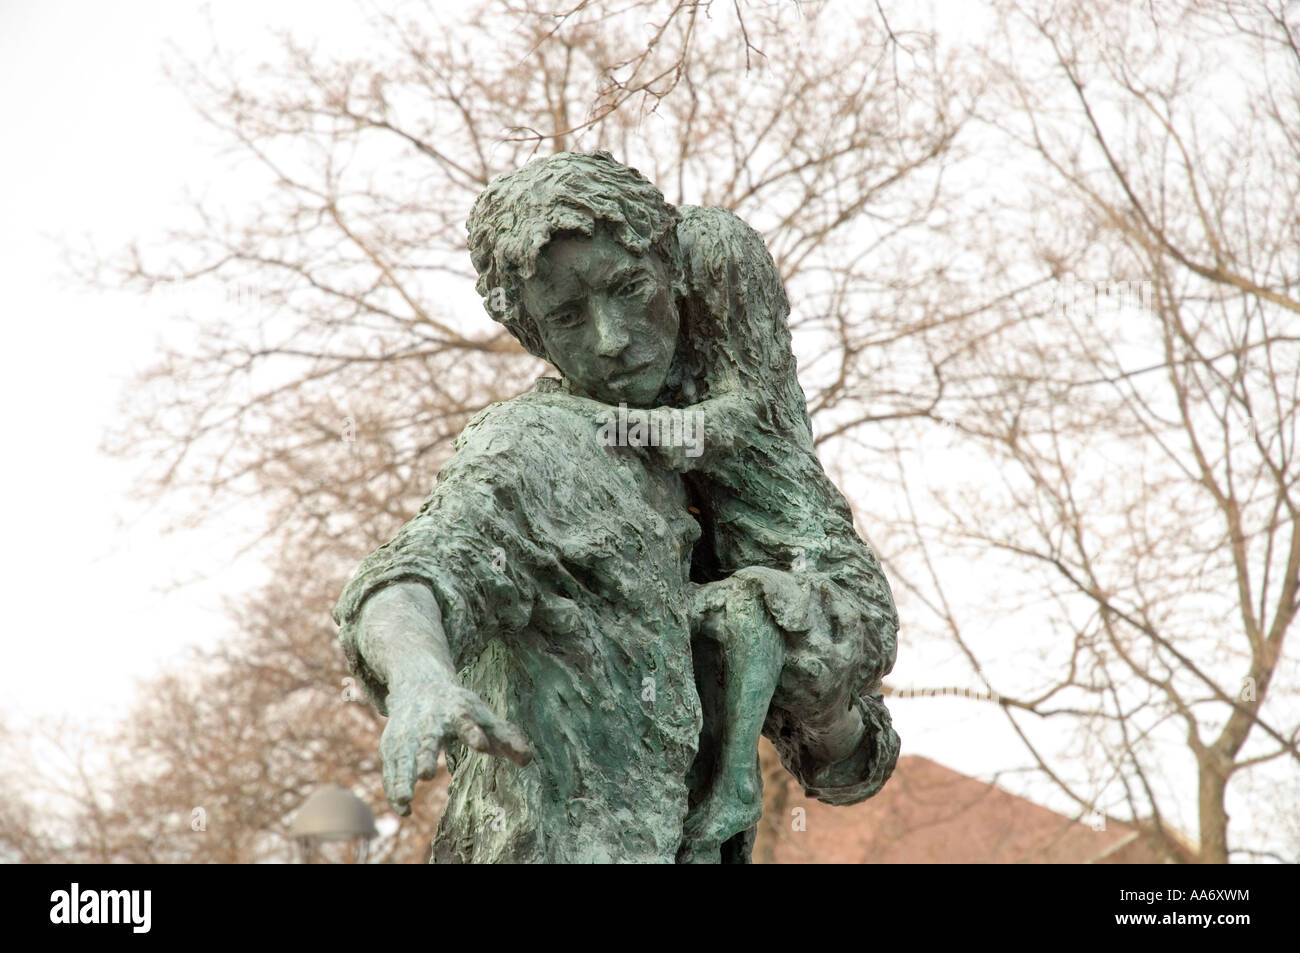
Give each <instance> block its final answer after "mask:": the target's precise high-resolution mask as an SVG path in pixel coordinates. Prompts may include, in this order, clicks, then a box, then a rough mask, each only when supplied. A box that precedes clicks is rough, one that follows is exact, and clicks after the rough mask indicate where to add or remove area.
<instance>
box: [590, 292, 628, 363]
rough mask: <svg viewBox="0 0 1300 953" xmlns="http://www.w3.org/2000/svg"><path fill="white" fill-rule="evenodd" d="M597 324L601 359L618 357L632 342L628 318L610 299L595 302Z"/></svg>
mask: <svg viewBox="0 0 1300 953" xmlns="http://www.w3.org/2000/svg"><path fill="white" fill-rule="evenodd" d="M592 306H593V310H594V311H595V314H594V317H595V324H596V353H597V354H599V355H600V356H601V357H618V355H620V354H622V353H623V350H624V349H625V348H626V347H627V345H628V342H629V340H630V335H629V334H628V327H627V316H626V315H625V314H624V313H623V308H622V307H620V306H619V305H618V304H617V303H615V302H614V301H612V300H610V299H609V298H603V299H601V300H598V301H595V302H593V305H592Z"/></svg>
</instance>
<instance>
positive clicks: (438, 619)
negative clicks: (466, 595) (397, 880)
mask: <svg viewBox="0 0 1300 953" xmlns="http://www.w3.org/2000/svg"><path fill="white" fill-rule="evenodd" d="M356 627H357V628H356V635H355V640H356V648H357V654H358V655H359V656H360V658H361V660H362V661H363V662H364V663H365V664H366V665H367V666H368V667H369V669H370V673H371V674H372V677H373V678H374V679H375V680H376V681H378V682H380V683H381V684H382V685H383V686H384V687H385V688H386V689H387V696H386V699H385V707H386V708H387V711H388V724H387V725H386V726H385V728H384V734H383V737H382V739H381V740H380V743H379V754H380V758H381V760H382V763H383V775H384V791H385V792H386V793H387V795H388V803H389V804H390V805H392V808H393V810H394V811H396V812H397V813H398V814H402V815H406V814H409V813H410V812H411V798H412V796H413V795H414V792H415V785H416V782H417V779H418V780H426V781H427V780H429V779H431V778H432V777H433V776H434V774H436V773H437V770H438V752H439V750H441V749H442V748H444V747H445V746H446V745H448V744H451V743H455V742H456V741H461V742H464V743H465V744H466V745H468V746H469V747H471V748H473V749H474V750H476V751H485V752H488V753H489V754H493V755H496V756H498V757H503V758H508V759H510V760H511V761H514V762H515V763H516V764H520V765H524V764H527V763H528V762H529V761H530V760H531V759H532V749H531V748H530V747H529V745H528V740H527V739H526V738H525V737H524V735H523V732H521V731H520V730H519V729H518V728H516V727H515V726H514V725H512V724H511V723H510V722H508V721H506V720H505V719H503V718H501V717H499V716H498V715H497V714H495V713H494V712H493V711H492V710H491V709H490V708H489V707H488V706H487V704H486V703H485V702H484V701H483V700H482V699H481V698H479V697H478V695H476V694H475V693H474V692H472V691H470V690H469V689H467V688H465V687H464V686H463V685H461V683H460V679H459V678H458V677H457V675H456V667H455V664H454V663H453V661H452V654H451V649H450V648H449V647H448V645H447V636H446V633H445V632H444V631H443V627H442V615H441V612H440V611H439V608H438V602H437V600H436V599H435V598H434V596H433V592H432V591H431V590H430V589H429V587H428V586H426V585H425V584H423V583H421V582H417V581H413V580H407V581H400V582H394V583H392V584H391V585H388V586H385V587H384V588H382V589H379V590H378V591H376V592H374V593H372V594H371V595H369V596H368V597H367V598H366V600H365V602H364V603H362V606H361V611H360V612H359V613H358V616H357V620H356Z"/></svg>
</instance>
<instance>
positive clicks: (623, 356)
mask: <svg viewBox="0 0 1300 953" xmlns="http://www.w3.org/2000/svg"><path fill="white" fill-rule="evenodd" d="M523 305H524V307H525V308H527V309H528V313H529V314H530V315H531V316H532V318H533V320H534V321H536V322H537V327H538V330H539V333H540V335H541V338H542V343H543V344H544V345H545V346H546V352H547V354H549V355H550V357H551V360H552V361H553V362H554V363H555V365H556V367H558V368H559V369H560V370H561V372H563V374H564V376H565V377H566V378H568V380H569V381H570V383H571V384H572V385H573V387H574V390H575V391H577V392H578V393H579V394H581V395H582V396H585V397H590V398H592V399H593V400H599V401H601V402H602V403H606V404H619V403H626V404H628V405H629V406H631V407H650V406H653V404H654V401H655V398H656V397H657V396H658V394H659V392H660V390H661V389H662V388H663V386H664V381H665V380H666V379H667V377H668V371H669V368H670V366H671V365H672V360H673V354H674V351H675V350H676V347H677V328H678V324H679V316H678V313H677V303H676V301H675V300H674V298H673V292H672V282H671V280H670V277H669V275H668V273H667V270H666V269H665V268H664V266H663V264H662V263H661V262H660V261H659V257H658V256H657V255H655V254H654V253H652V252H651V253H647V254H644V255H637V254H635V253H633V252H630V251H628V250H627V249H626V248H624V247H623V246H622V245H620V244H619V243H618V242H616V241H615V240H614V239H612V238H611V237H609V235H607V234H606V233H605V232H604V231H603V230H602V229H597V230H596V234H595V237H593V238H587V237H586V236H577V237H572V238H571V237H563V238H557V239H554V240H552V241H551V242H549V243H547V245H546V247H545V248H543V249H542V251H541V253H540V254H539V255H538V257H537V273H536V274H535V275H534V276H533V277H532V278H529V279H527V280H526V281H525V282H524V290H523Z"/></svg>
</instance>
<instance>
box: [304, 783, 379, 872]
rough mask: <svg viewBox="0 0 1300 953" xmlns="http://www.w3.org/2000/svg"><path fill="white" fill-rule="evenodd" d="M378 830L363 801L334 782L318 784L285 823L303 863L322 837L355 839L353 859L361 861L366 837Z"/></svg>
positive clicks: (313, 851)
mask: <svg viewBox="0 0 1300 953" xmlns="http://www.w3.org/2000/svg"><path fill="white" fill-rule="evenodd" d="M378 834H379V832H378V831H377V830H376V829H375V816H374V814H372V813H371V811H370V807H369V806H368V805H367V804H366V802H365V801H363V800H361V798H359V797H357V796H356V795H355V794H353V793H352V792H351V791H349V790H347V789H346V788H342V787H339V786H338V785H337V784H329V785H326V786H325V787H322V788H318V789H317V790H316V791H315V792H314V793H313V794H312V795H311V797H309V798H307V800H306V801H304V802H303V805H302V807H300V808H299V809H298V814H297V816H296V817H294V819H293V823H292V824H290V825H289V836H290V837H292V838H293V839H294V840H296V841H297V842H298V845H299V847H300V848H301V849H302V861H303V863H305V864H309V863H311V862H312V857H313V856H314V854H315V853H317V850H318V847H319V845H320V844H321V842H323V841H356V854H355V862H356V863H359V864H364V863H365V862H366V855H367V853H368V851H369V847H370V840H371V838H373V837H376V836H377V835H378Z"/></svg>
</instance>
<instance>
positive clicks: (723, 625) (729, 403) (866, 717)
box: [646, 206, 898, 860]
mask: <svg viewBox="0 0 1300 953" xmlns="http://www.w3.org/2000/svg"><path fill="white" fill-rule="evenodd" d="M678 211H679V212H680V214H681V216H682V220H681V222H680V223H679V225H678V228H677V233H678V239H679V242H680V244H681V250H682V257H683V263H684V265H685V272H686V280H687V284H688V289H687V295H686V296H685V298H684V311H683V314H682V323H683V333H682V335H681V341H682V344H681V348H682V349H683V351H684V352H685V353H683V354H681V355H679V359H680V361H681V364H682V385H681V394H680V405H689V406H688V408H687V409H688V410H689V411H693V412H699V413H701V414H703V417H704V441H703V453H700V452H699V447H695V448H693V449H694V453H695V455H691V453H687V452H683V451H682V448H675V447H667V446H659V447H649V448H646V452H648V453H651V454H656V455H658V456H659V457H660V459H661V460H663V461H664V462H667V463H668V464H670V465H671V466H673V467H674V468H675V469H677V470H679V471H680V472H682V473H683V474H684V475H685V479H686V481H687V484H688V487H689V489H690V491H691V494H692V496H693V498H694V500H695V501H696V507H695V509H698V510H699V511H700V513H701V514H702V515H701V517H700V518H701V520H702V523H703V529H704V538H703V539H702V540H701V542H700V544H699V545H697V547H696V550H695V553H694V557H693V558H694V560H695V562H694V568H693V571H692V578H693V579H694V580H695V581H696V582H697V583H698V586H697V588H696V590H695V598H694V609H695V617H694V619H695V622H694V625H693V628H692V631H693V637H694V644H693V648H694V649H695V651H696V672H697V681H698V683H699V685H698V687H699V690H700V695H701V700H702V702H703V703H704V704H705V706H706V710H707V709H708V708H709V707H712V708H713V710H714V717H712V718H709V717H706V719H705V724H706V725H712V726H714V731H713V732H712V736H711V737H706V738H704V739H702V740H701V752H700V759H699V760H698V761H697V771H696V775H697V778H709V779H711V780H709V781H707V782H700V783H699V784H698V785H697V787H696V790H697V797H696V799H695V802H694V804H693V806H692V810H691V814H690V815H689V817H688V819H687V823H686V835H687V836H686V837H685V838H684V840H683V853H684V855H685V856H684V857H683V859H684V860H692V859H708V858H709V855H710V854H711V853H713V852H714V851H715V850H716V849H721V848H722V845H723V844H724V843H725V842H726V841H727V840H728V839H730V838H732V837H733V836H735V835H738V834H743V833H744V832H746V831H747V830H749V829H750V828H751V827H752V826H753V825H754V824H755V823H756V822H757V821H758V819H759V817H760V815H761V813H762V799H761V797H760V792H761V778H760V776H759V772H758V767H757V761H756V752H757V747H758V740H759V734H760V732H761V733H763V734H766V735H767V736H768V738H769V739H771V741H772V743H773V745H774V746H775V747H776V749H777V751H778V753H779V754H780V756H781V760H782V763H783V764H784V765H785V766H786V768H787V769H788V770H790V771H791V773H793V774H794V775H795V776H796V777H797V778H799V779H800V780H801V781H802V782H803V783H804V787H805V790H806V791H807V793H808V794H810V795H812V796H815V797H818V798H819V799H821V800H823V801H825V802H827V803H831V804H852V803H856V802H858V801H861V800H864V799H865V798H867V797H870V796H871V795H873V794H875V793H876V791H878V790H879V788H880V787H881V785H883V784H884V782H885V781H886V780H887V779H888V777H889V774H890V773H891V772H892V770H893V766H894V763H895V761H896V759H897V754H898V736H897V734H895V733H894V731H893V729H892V727H891V726H890V719H889V712H888V710H887V709H886V708H885V706H884V703H883V701H882V699H881V695H880V694H879V691H880V680H881V678H882V677H883V676H884V675H886V674H887V673H888V672H889V670H890V669H891V668H892V667H893V663H894V658H895V653H896V649H897V641H896V640H897V631H898V615H897V610H896V609H895V606H894V600H893V596H892V594H891V592H890V589H889V584H888V582H887V580H886V579H885V576H884V573H883V572H882V571H881V568H880V565H879V563H878V562H877V560H876V557H875V554H874V553H873V552H872V551H871V548H870V547H869V546H867V544H866V543H864V542H863V541H862V540H861V539H860V538H859V537H858V535H857V533H856V532H855V531H854V529H853V518H852V514H851V511H850V509H849V507H848V505H847V503H846V502H845V500H844V498H843V496H841V494H840V493H839V491H838V490H837V489H836V488H835V486H834V485H833V484H832V483H831V481H830V480H829V479H828V478H827V476H826V474H825V472H824V471H823V470H822V468H821V465H820V463H818V461H817V456H816V453H815V451H814V448H813V441H812V429H811V424H810V421H809V418H808V412H807V407H806V403H805V398H804V394H803V391H802V389H801V388H800V386H799V381H798V378H797V376H796V373H795V359H794V354H793V351H792V350H791V343H790V331H789V327H788V324H787V317H788V315H789V311H790V307H789V303H788V301H787V298H786V295H785V290H784V288H783V287H782V283H781V279H780V276H779V274H778V273H777V270H776V266H775V264H774V262H773V261H772V257H771V255H770V253H769V252H768V250H767V247H766V245H765V244H764V242H763V240H762V238H761V236H759V234H758V233H757V232H755V231H754V230H753V229H751V228H750V227H749V226H748V225H746V224H745V223H744V222H743V221H741V220H740V219H739V218H738V217H737V216H735V215H734V214H732V213H731V212H728V211H726V210H725V209H720V208H698V207H694V206H679V207H678ZM664 412H669V411H668V409H666V408H665V409H664V410H656V411H655V413H664ZM676 412H677V413H680V410H678V411H676ZM837 768H839V769H840V770H837ZM864 768H865V773H864ZM864 778H865V780H864ZM849 779H852V780H851V781H849ZM846 782H848V783H846ZM700 787H704V788H705V790H699V788H700ZM739 846H740V847H741V853H743V855H745V856H747V855H748V849H747V848H748V844H742V845H739Z"/></svg>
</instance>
